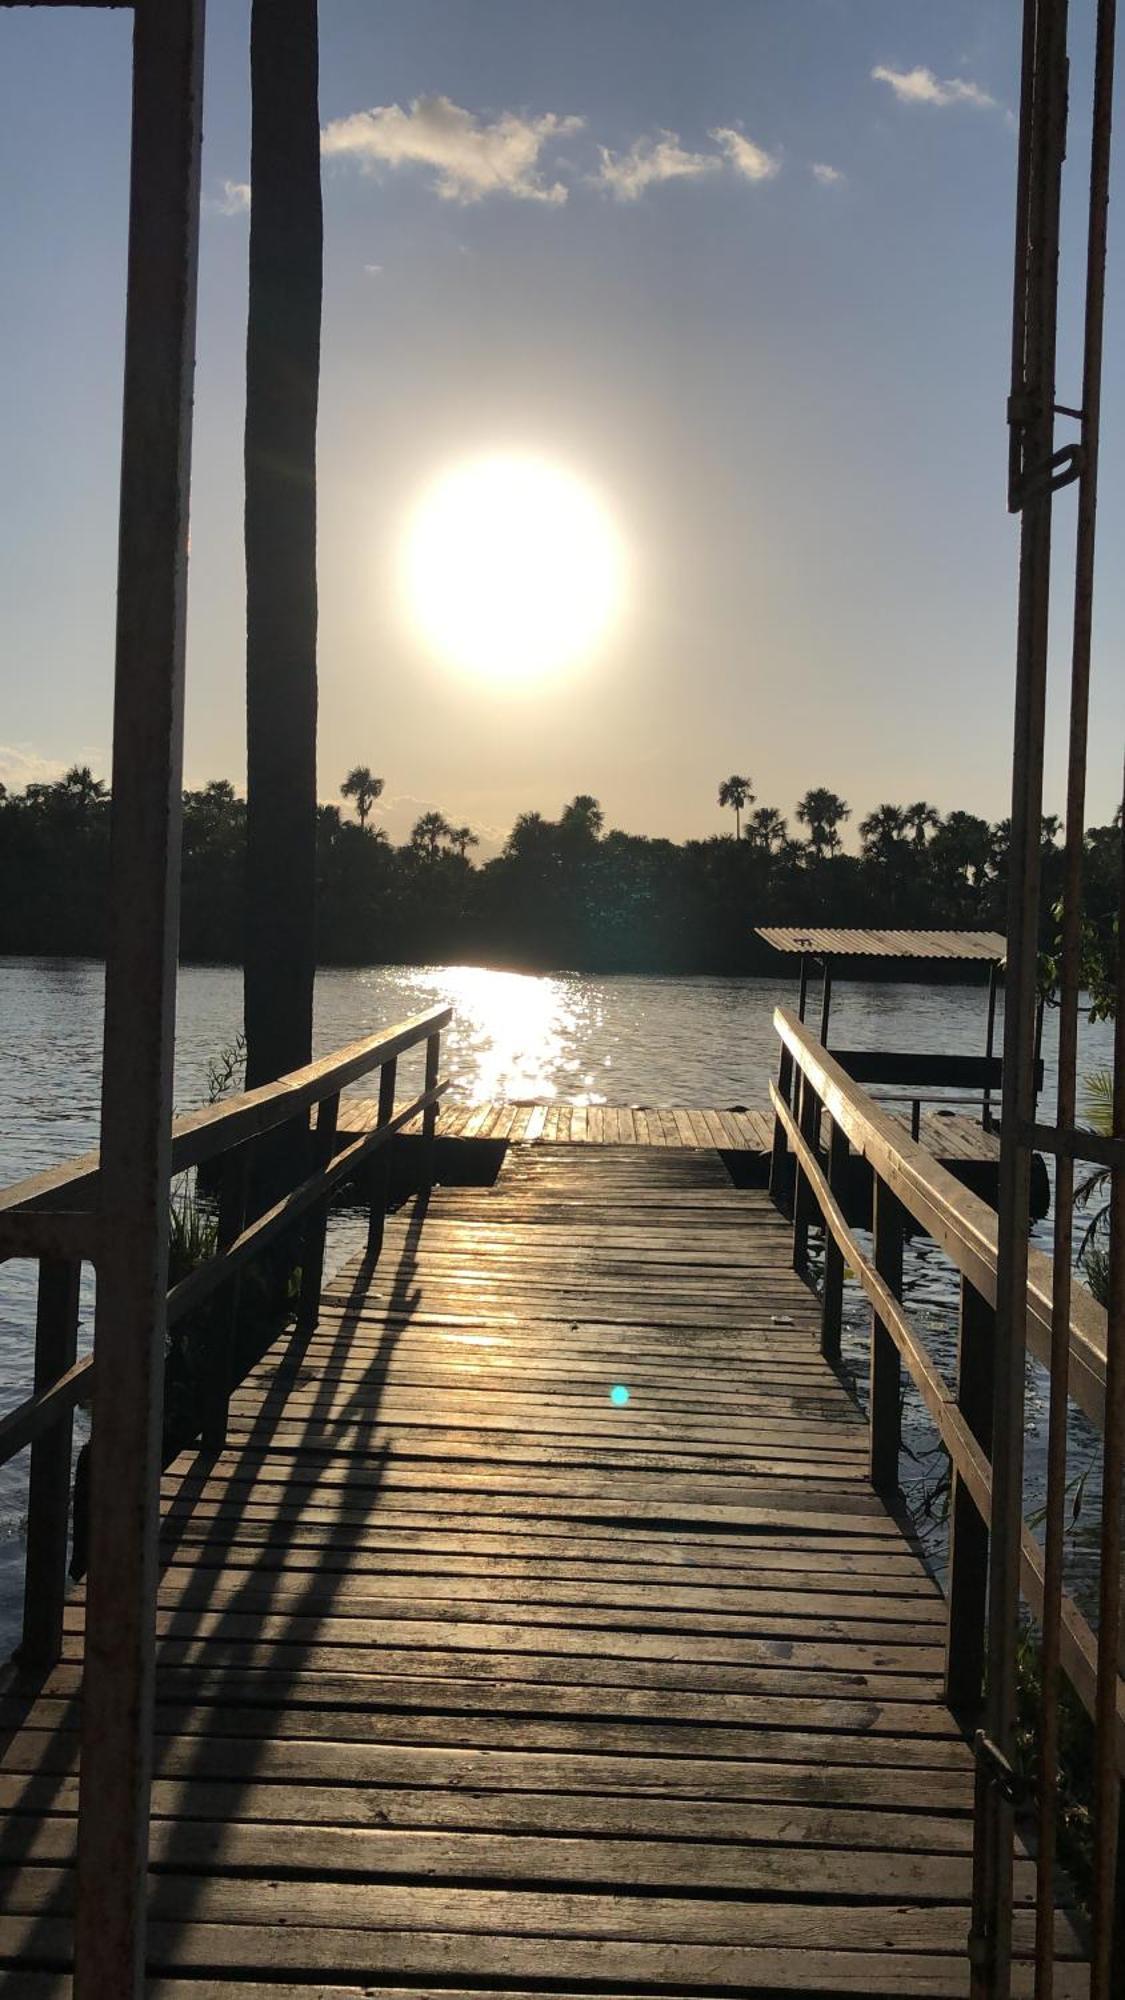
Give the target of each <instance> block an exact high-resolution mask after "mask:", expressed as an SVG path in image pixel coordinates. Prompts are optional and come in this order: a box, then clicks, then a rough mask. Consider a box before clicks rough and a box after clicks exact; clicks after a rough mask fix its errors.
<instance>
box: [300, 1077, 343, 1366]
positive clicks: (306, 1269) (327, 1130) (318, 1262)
mask: <svg viewBox="0 0 1125 2000" xmlns="http://www.w3.org/2000/svg"><path fill="white" fill-rule="evenodd" d="M339 1115H340V1093H339V1091H338V1090H337V1091H336V1092H334V1094H333V1095H332V1096H331V1097H326V1098H324V1099H323V1100H322V1102H321V1105H320V1108H319V1110H318V1111H317V1114H316V1131H315V1133H314V1135H313V1163H314V1168H321V1167H327V1166H329V1165H330V1164H331V1161H332V1155H333V1154H334V1152H335V1150H336V1123H337V1120H338V1118H339ZM329 1200H330V1197H329V1196H328V1195H325V1197H324V1200H323V1201H318V1202H316V1204H315V1205H314V1207H313V1208H312V1209H311V1210H310V1211H309V1219H308V1221H307V1222H306V1224H305V1227H304V1233H303V1237H302V1243H301V1294H300V1298H299V1300H298V1303H297V1330H298V1332H299V1333H311V1332H312V1330H313V1327H314V1326H315V1325H316V1323H317V1321H318V1319H319V1318H320V1294H321V1289H322V1286H323V1284H324V1239H325V1236H326V1235H327V1233H328V1205H329Z"/></svg>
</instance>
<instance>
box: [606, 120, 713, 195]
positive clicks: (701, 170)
mask: <svg viewBox="0 0 1125 2000" xmlns="http://www.w3.org/2000/svg"><path fill="white" fill-rule="evenodd" d="M598 150H599V152H600V154H601V162H602V163H601V168H600V171H599V173H598V175H597V180H598V184H599V186H601V187H605V188H608V189H609V191H610V193H611V194H612V195H613V196H614V198H615V199H616V200H617V201H638V200H639V199H640V197H641V195H642V194H643V193H644V192H645V189H646V188H650V187H659V186H661V185H662V184H663V183H664V182H666V181H685V180H686V181H697V180H702V179H703V178H704V177H705V176H706V175H707V174H713V173H716V172H717V171H718V169H719V168H720V167H721V165H722V161H721V160H720V158H719V156H718V154H717V153H689V152H688V151H687V150H686V149H685V148H684V147H683V146H681V144H680V140H679V134H678V133H676V132H658V133H657V134H656V136H655V138H648V139H635V140H634V141H633V144H632V145H631V146H630V148H629V150H628V152H627V153H612V152H610V150H609V148H608V147H607V146H600V147H599V148H598Z"/></svg>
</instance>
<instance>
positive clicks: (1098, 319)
mask: <svg viewBox="0 0 1125 2000" xmlns="http://www.w3.org/2000/svg"><path fill="white" fill-rule="evenodd" d="M1115 15H1116V7H1115V0H1099V5H1098V19H1097V41H1096V52H1095V65H1094V115H1093V125H1092V134H1091V145H1090V196H1089V215H1088V222H1087V237H1086V309H1085V327H1084V343H1083V364H1082V417H1081V422H1082V432H1081V437H1082V464H1081V470H1080V473H1079V482H1078V516H1077V526H1076V539H1075V584H1074V616H1073V633H1072V642H1071V676H1070V721H1069V733H1068V755H1067V791H1066V836H1065V855H1064V880H1063V914H1062V938H1061V949H1060V959H1061V966H1060V979H1059V1051H1058V1090H1057V1096H1056V1102H1055V1123H1056V1127H1057V1129H1058V1130H1060V1131H1070V1130H1071V1129H1072V1128H1073V1127H1074V1125H1075V1123H1076V1117H1077V1098H1078V1014H1079V1007H1080V1004H1081V981H1082V964H1081V959H1082V863H1083V852H1084V845H1085V842H1084V834H1085V821H1086V754H1087V737H1088V723H1089V694H1090V648H1091V637H1092V629H1093V601H1094V550H1095V529H1096V520H1097V498H1098V434H1099V428H1100V416H1101V377H1102V340H1103V328H1104V318H1105V264H1106V225H1107V214H1108V207H1109V161H1110V133H1111V128H1112V113H1113V59H1114V36H1115V26H1116V20H1115ZM1041 1036H1042V1003H1040V1012H1039V1019H1038V1022H1037V1024H1036V1058H1037V1059H1038V1055H1039V1044H1040V1041H1041ZM1073 1229H1074V1160H1073V1158H1072V1157H1071V1155H1070V1154H1069V1153H1068V1152H1066V1151H1065V1150H1064V1151H1063V1152H1061V1153H1060V1154H1059V1155H1058V1156H1057V1157H1056V1161H1055V1219H1054V1244H1053V1249H1054V1269H1053V1283H1052V1296H1051V1373H1050V1402H1049V1417H1048V1434H1047V1435H1048V1450H1047V1501H1046V1509H1045V1523H1046V1533H1045V1546H1044V1564H1043V1653H1042V1674H1041V1681H1042V1688H1043V1701H1042V1709H1041V1714H1040V1727H1039V1810H1038V1823H1037V1841H1036V1875H1037V1880H1036V1929H1035V1952H1036V1993H1037V1996H1038V2000H1050V1996H1051V1993H1052V1989H1053V1982H1054V1913H1055V1887H1054V1875H1055V1851H1056V1845H1057V1838H1056V1837H1057V1820H1058V1771H1059V1710H1058V1688H1059V1673H1060V1666H1061V1631H1060V1621H1061V1616H1062V1584H1063V1555H1064V1540H1065V1533H1066V1528H1065V1506H1066V1473H1067V1463H1066V1459H1067V1450H1066V1447H1067V1414H1068V1411H1067V1393H1068V1374H1069V1363H1070V1314H1071V1267H1072V1260H1073V1251H1074V1243H1073ZM1115 1781H1116V1767H1115V1765H1114V1782H1115ZM1114 1838H1116V1820H1115V1829H1114ZM1103 1890H1104V1884H1103ZM1100 1919H1101V1911H1100V1908H1099V1915H1098V1918H1096V1920H1095V1946H1094V1957H1095V1969H1094V1979H1093V1991H1094V1992H1095V1993H1099V1992H1100V1993H1102V1994H1105V1993H1107V1992H1108V1986H1107V1985H1106V1983H1105V1982H1106V1980H1107V1978H1108V1960H1107V1959H1106V1958H1105V1932H1106V1925H1105V1924H1104V1923H1101V1921H1100ZM1099 1929H1100V1935H1099ZM1099 1951H1101V1954H1102V1959H1103V1963H1102V1965H1101V1968H1100V1971H1099V1968H1098V1963H1097V1961H1098V1956H1099ZM1099 1978H1100V1980H1101V1984H1100V1986H1099Z"/></svg>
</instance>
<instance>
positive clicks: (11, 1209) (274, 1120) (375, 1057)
mask: <svg viewBox="0 0 1125 2000" xmlns="http://www.w3.org/2000/svg"><path fill="white" fill-rule="evenodd" d="M452 1019H453V1009H452V1007H431V1008H429V1009H428V1011H427V1012H426V1013H424V1014H415V1015H413V1016H412V1017H411V1019H410V1020H408V1021H401V1022H399V1023H398V1025H397V1026H396V1027H393V1028H387V1029H384V1030H383V1031H382V1032H381V1033H380V1034H378V1035H367V1036H365V1037H364V1038H363V1040H362V1041H358V1042H349V1043H348V1044H347V1046H346V1047H345V1048H342V1049H337V1050H335V1051H334V1053H333V1054H332V1055H329V1056H322V1057H321V1058H320V1060H319V1061H318V1062H314V1063H309V1064H307V1065H306V1067H305V1068H304V1069H295V1070H292V1071H291V1072H290V1073H289V1075H288V1076H283V1077H279V1078H278V1080H277V1082H276V1083H263V1084H260V1085H259V1087H258V1088H257V1089H256V1090H245V1091H243V1092H242V1093H241V1094H240V1095H239V1096H238V1097H231V1098H222V1099H220V1101H219V1102H218V1103H217V1104H205V1105H204V1106H203V1107H202V1109H201V1110H199V1111H188V1112H185V1114H184V1115H183V1116H182V1117H180V1118H177V1119H176V1121H175V1123H174V1124H173V1126H172V1172H173V1174H181V1173H185V1172H186V1171H187V1169H188V1168H189V1167H198V1166H202V1165H203V1163H204V1162H205V1161H207V1160H212V1159H214V1158H215V1157H216V1155H217V1154H219V1153H226V1152H229V1151H230V1149H231V1148H232V1147H234V1146H240V1145H242V1143H243V1142H244V1141H245V1140H247V1139H256V1138H259V1137H260V1136H261V1134H262V1133H263V1132H269V1131H272V1130H273V1129H274V1128H275V1127H276V1126H278V1125H285V1124H287V1123H288V1121H289V1120H290V1119H291V1118H295V1117H298V1116H299V1115H300V1114H301V1113H302V1112H307V1111H309V1110H310V1109H311V1108H312V1106H313V1105H315V1104H319V1103H320V1101H321V1099H322V1098H325V1097H329V1096H331V1095H332V1094H333V1093H334V1092H335V1091H338V1090H346V1089H347V1086H348V1084H349V1083H354V1082H355V1081H356V1080H357V1078H359V1077H361V1076H365V1075H366V1074H367V1072H368V1071H369V1070H373V1069H377V1068H379V1067H380V1065H381V1064H383V1063H385V1062H390V1061H392V1060H393V1059H394V1058H395V1057H397V1056H399V1055H401V1054H402V1053H403V1051H404V1050H406V1049H410V1048H414V1047H416V1046H417V1045H418V1044H420V1043H422V1042H425V1041H428V1040H429V1038H430V1036H431V1035H435V1034H440V1033H441V1031H442V1029H443V1028H447V1027H448V1026H449V1023H450V1021H451V1020H452ZM98 1165H99V1156H98V1154H97V1153H96V1152H93V1153H82V1154H80V1155H79V1156H78V1157H77V1158H76V1159H73V1160H68V1161H65V1162H64V1163H63V1164H62V1165H61V1166H58V1167H50V1168H48V1169H47V1171H46V1172H45V1173H42V1174H35V1175H33V1176H31V1177H30V1178H29V1179H27V1180H24V1181H16V1182H14V1183H13V1184H12V1186H10V1187H6V1188H0V1256H8V1257H11V1256H13V1255H15V1254H16V1253H15V1252H14V1251H13V1250H11V1249H9V1248H8V1247H7V1243H8V1240H10V1239H9V1232H8V1230H7V1228H6V1227H5V1226H4V1225H5V1218H6V1217H8V1216H9V1215H13V1214H14V1213H16V1212H17V1211H20V1212H22V1213H25V1214H28V1213H33V1214H39V1213H42V1212H43V1211H44V1210H46V1211H48V1212H49V1211H50V1210H52V1209H54V1208H56V1207H61V1206H67V1207H69V1206H71V1205H72V1204H73V1203H74V1201H75V1198H76V1197H81V1198H82V1199H83V1200H84V1201H85V1202H86V1203H87V1205H90V1206H92V1203H93V1198H94V1196H95V1194H96V1193H97V1186H98ZM44 1233H45V1234H46V1233H47V1232H46V1231H45V1232H44ZM15 1235H16V1232H15V1231H14V1230H13V1231H12V1232H11V1237H12V1238H14V1236H15ZM29 1244H30V1247H29V1249H28V1252H27V1254H28V1255H29V1256H37V1255H38V1254H39V1251H38V1247H37V1245H36V1243H35V1242H34V1240H33V1238H32V1237H31V1233H30V1232H29ZM71 1247H72V1248H73V1245H72V1246H71Z"/></svg>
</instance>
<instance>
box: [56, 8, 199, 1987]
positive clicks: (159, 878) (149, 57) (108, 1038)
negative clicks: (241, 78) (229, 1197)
mask: <svg viewBox="0 0 1125 2000" xmlns="http://www.w3.org/2000/svg"><path fill="white" fill-rule="evenodd" d="M203 18H204V4H203V0H138V4H137V6H136V9H135V19H134V30H133V128H132V158H131V167H130V189H129V252H128V300H127V308H126V321H125V387H124V402H123V415H122V455H121V512H120V529H119V547H118V583H117V642H116V667H115V687H114V735H113V807H112V822H111V825H112V835H111V840H112V847H111V867H112V895H111V897H110V899H109V934H108V946H107V952H106V982H105V1038H104V1058H103V1070H102V1124H101V1173H100V1177H99V1184H98V1230H99V1242H98V1250H99V1255H98V1291H97V1313H96V1322H95V1352H96V1355H97V1389H96V1394H95V1402H94V1436H93V1447H92V1507H91V1534H90V1580H89V1590H88V1597H87V1614H86V1657H85V1674H84V1692H83V1712H82V1764H81V1793H80V1807H79V1825H78V1886H77V1909H76V1918H75V1971H74V1991H75V1994H76V1996H78V2000H107V1996H108V1995H110V1994H112V1995H113V1996H114V2000H131V1996H134V1995H139V1994H140V1993H141V1990H142V1985H143V1976H144V1937H145V1870H146V1862H147V1856H148V1822H149V1784H150V1777H151V1763H152V1715H153V1679H154V1654H155V1636H154V1635H155V1623H156V1617H155V1606H156V1573H157V1571H156V1550H157V1527H158V1501H159V1478H160V1439H161V1415H162V1392H163V1385H164V1324H165V1297H166V1292H167V1273H168V1188H169V1179H170V1166H171V1145H170V1132H171V1120H172V1057H173V1046H174V1037H175V993H176V933H177V921H178V915H179V862H180V792H181V784H182V769H183V672H184V631H185V614H186V602H187V534H188V488H189V476H190V473H189V468H190V457H191V407H192V405H191V398H192V375H193V368H194V349H195V300H196V266H197V252H198V235H199V163H200V139H201V130H202V94H203Z"/></svg>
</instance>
